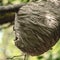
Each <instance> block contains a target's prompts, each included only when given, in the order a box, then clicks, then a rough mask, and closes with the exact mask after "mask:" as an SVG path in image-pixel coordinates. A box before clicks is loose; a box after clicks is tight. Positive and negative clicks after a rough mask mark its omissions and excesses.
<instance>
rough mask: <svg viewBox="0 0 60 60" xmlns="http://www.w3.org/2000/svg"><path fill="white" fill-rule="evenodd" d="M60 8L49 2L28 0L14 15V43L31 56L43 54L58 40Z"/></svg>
mask: <svg viewBox="0 0 60 60" xmlns="http://www.w3.org/2000/svg"><path fill="white" fill-rule="evenodd" d="M59 12H60V9H59V8H58V7H57V6H55V4H53V3H50V2H44V1H43V2H42V1H41V2H34V3H33V2H30V3H28V4H26V5H25V6H23V7H21V8H20V10H19V11H18V12H17V13H16V15H15V26H14V29H15V35H16V39H15V45H16V46H17V47H18V48H19V49H21V50H22V51H23V52H24V53H27V54H29V55H32V56H36V55H40V54H43V53H44V52H46V51H48V50H49V49H51V47H52V46H53V45H55V43H56V42H57V41H58V40H59V33H60V13H59Z"/></svg>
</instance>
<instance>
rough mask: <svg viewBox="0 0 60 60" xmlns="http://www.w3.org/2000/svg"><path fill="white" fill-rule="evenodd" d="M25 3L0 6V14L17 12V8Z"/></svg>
mask: <svg viewBox="0 0 60 60" xmlns="http://www.w3.org/2000/svg"><path fill="white" fill-rule="evenodd" d="M25 4H26V3H21V4H16V5H8V6H0V14H2V13H5V12H17V11H18V10H19V8H21V7H22V6H24V5H25Z"/></svg>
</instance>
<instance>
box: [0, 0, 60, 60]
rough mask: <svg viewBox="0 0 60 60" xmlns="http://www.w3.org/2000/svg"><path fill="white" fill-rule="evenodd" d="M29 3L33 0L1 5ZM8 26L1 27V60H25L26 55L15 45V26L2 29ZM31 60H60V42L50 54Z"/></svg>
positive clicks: (7, 0) (6, 0)
mask: <svg viewBox="0 0 60 60" xmlns="http://www.w3.org/2000/svg"><path fill="white" fill-rule="evenodd" d="M28 1H32V0H1V1H0V5H7V4H16V3H21V2H28ZM8 25H9V23H8V24H4V25H2V26H0V60H23V58H24V55H22V52H21V51H20V50H19V49H18V48H17V47H16V46H15V44H14V31H13V26H10V27H8V28H6V29H2V27H6V26H8ZM29 60H60V41H58V42H57V44H56V45H55V46H54V47H52V49H51V50H49V51H48V52H46V53H44V54H42V55H40V56H35V57H32V56H30V57H29Z"/></svg>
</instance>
